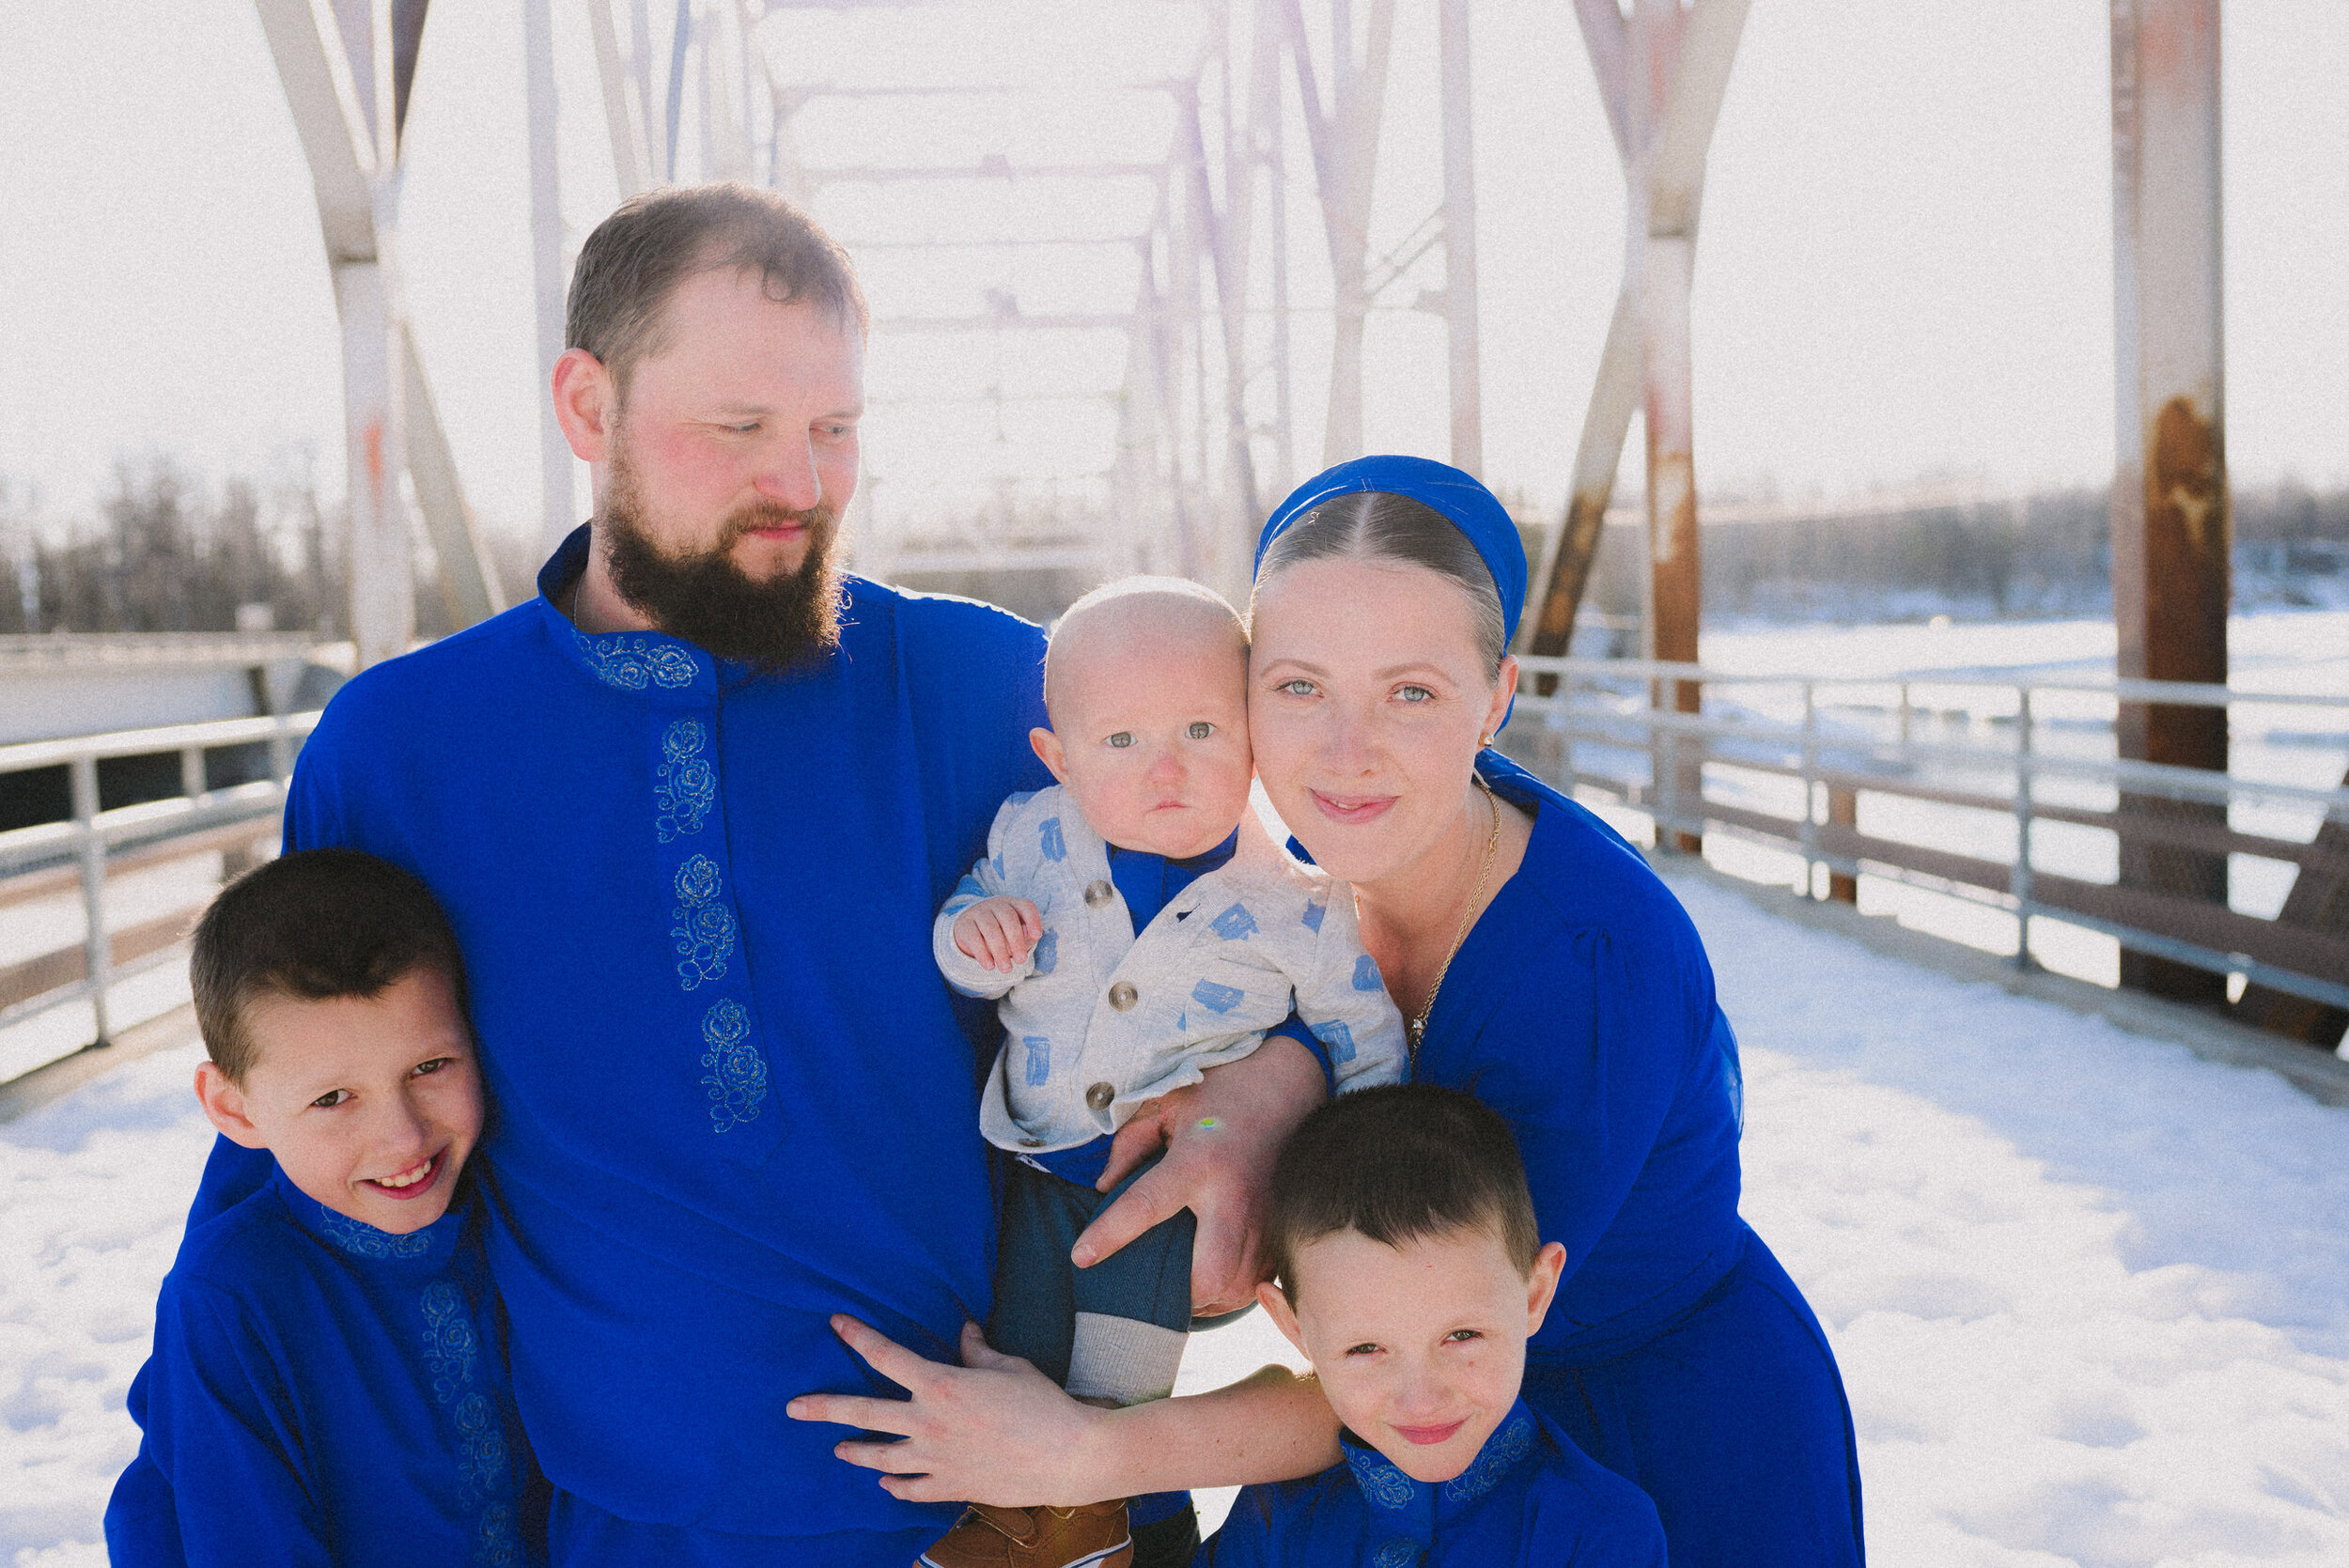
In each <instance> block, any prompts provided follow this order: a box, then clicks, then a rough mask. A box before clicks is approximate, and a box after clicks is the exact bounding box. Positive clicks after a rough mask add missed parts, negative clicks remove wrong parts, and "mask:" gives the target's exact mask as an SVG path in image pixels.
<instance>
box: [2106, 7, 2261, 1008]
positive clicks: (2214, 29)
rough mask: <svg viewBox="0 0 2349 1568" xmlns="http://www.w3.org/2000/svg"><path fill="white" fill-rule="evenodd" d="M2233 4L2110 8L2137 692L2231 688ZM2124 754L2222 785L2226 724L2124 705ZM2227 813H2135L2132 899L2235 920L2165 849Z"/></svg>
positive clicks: (2221, 996) (2222, 875)
mask: <svg viewBox="0 0 2349 1568" xmlns="http://www.w3.org/2000/svg"><path fill="white" fill-rule="evenodd" d="M2111 23H2112V170H2113V179H2112V196H2113V201H2112V211H2113V225H2112V228H2113V246H2112V254H2113V306H2114V309H2113V315H2114V349H2115V358H2116V366H2115V369H2116V376H2115V380H2116V383H2117V384H2116V388H2115V398H2114V413H2115V424H2116V429H2115V447H2116V452H2117V457H2118V460H2117V464H2116V469H2115V473H2114V475H2113V486H2112V601H2113V602H2112V609H2113V621H2114V627H2115V629H2116V631H2117V633H2118V644H2119V647H2118V658H2117V660H2116V667H2117V671H2118V673H2119V675H2121V676H2122V677H2123V678H2124V679H2125V678H2130V677H2137V678H2144V679H2154V680H2181V681H2202V682H2209V683H2213V684H2224V683H2225V681H2226V679H2227V600H2228V589H2229V582H2228V567H2229V560H2228V557H2229V553H2230V546H2231V543H2232V526H2231V520H2230V517H2229V508H2228V487H2227V464H2226V415H2225V357H2226V356H2225V336H2224V332H2223V319H2224V312H2223V298H2222V294H2221V287H2220V282H2221V280H2220V260H2221V247H2220V204H2219V109H2218V82H2219V75H2218V23H2219V0H2111ZM2115 736H2116V739H2117V741H2118V744H2119V749H2120V754H2121V755H2122V756H2123V757H2127V758H2134V759H2138V760H2142V761H2149V762H2163V763H2171V764H2175V765H2178V766H2183V767H2189V768H2215V769H2218V770H2221V771H2223V770H2224V769H2225V768H2226V767H2227V716H2226V712H2225V710H2224V709H2223V708H2215V707H2191V708H2189V707H2178V706H2159V705H2148V704H2141V703H2124V704H2123V705H2122V706H2121V708H2120V715H2119V720H2118V722H2117V724H2116V726H2115ZM2225 816H2226V812H2225V808H2224V807H2223V806H2220V805H2217V804H2213V803H2208V802H2180V801H2172V800H2155V799H2153V798H2150V797H2145V796H2139V795H2123V797H2122V819H2123V822H2124V823H2125V822H2128V821H2129V820H2131V819H2135V820H2136V821H2137V822H2139V823H2140V824H2142V827H2143V831H2139V832H2135V833H2131V832H2128V831H2123V833H2122V834H2121V863H2120V873H2121V881H2122V883H2123V885H2124V886H2129V887H2139V888H2147V889H2153V890H2157V891H2160V892H2165V893H2183V894H2186V895H2188V896H2191V897H2197V898H2202V899H2207V900H2210V901H2211V902H2214V903H2219V904H2224V903H2225V902H2226V899H2227V862H2226V858H2225V857H2224V856H2220V855H2212V854H2209V853H2207V852H2198V851H2192V850H2186V849H2182V848H2177V847H2174V846H2170V845H2169V844H2166V843H2165V842H2163V831H2162V830H2163V826H2164V824H2165V823H2166V822H2177V821H2193V822H2216V823H2217V824H2219V825H2222V826H2223V824H2224V821H2225ZM2121 980H2122V984H2123V985H2124V986H2135V987H2138V988H2140V989H2144V990H2149V991H2153V992H2155V993H2157V994H2160V995H2164V996H2169V997H2173V998H2176V999H2179V1000H2184V1001H2203V1002H2223V1001H2225V1000H2226V977H2225V976H2224V975H2223V974H2221V973H2218V972H2217V971H2215V970H2201V969H2196V968H2193V967H2191V966H2189V965H2186V964H2181V963H2178V962H2176V961H2175V960H2173V959H2170V958H2166V957H2161V956H2158V955H2153V954H2149V953H2139V952H2134V951H2129V950H2126V949H2124V950H2123V953H2122V955H2121Z"/></svg>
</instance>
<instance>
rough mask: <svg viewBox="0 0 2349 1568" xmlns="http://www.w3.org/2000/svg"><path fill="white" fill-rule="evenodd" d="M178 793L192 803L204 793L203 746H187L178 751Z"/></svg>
mask: <svg viewBox="0 0 2349 1568" xmlns="http://www.w3.org/2000/svg"><path fill="white" fill-rule="evenodd" d="M179 793H180V794H182V795H184V796H186V797H187V798H188V803H189V804H191V805H193V804H194V803H195V802H196V801H197V800H200V799H202V797H203V794H204V748H203V747H201V746H188V747H184V748H182V749H181V750H180V753H179Z"/></svg>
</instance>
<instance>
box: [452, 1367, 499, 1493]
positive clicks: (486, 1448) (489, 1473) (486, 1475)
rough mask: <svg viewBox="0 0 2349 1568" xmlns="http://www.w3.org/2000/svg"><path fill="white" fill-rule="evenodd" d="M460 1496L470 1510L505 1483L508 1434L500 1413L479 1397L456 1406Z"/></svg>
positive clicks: (468, 1397) (467, 1398)
mask: <svg viewBox="0 0 2349 1568" xmlns="http://www.w3.org/2000/svg"><path fill="white" fill-rule="evenodd" d="M457 1437H458V1442H459V1451H458V1455H457V1465H458V1475H459V1483H460V1485H459V1497H460V1498H462V1500H463V1501H464V1503H465V1505H466V1506H467V1507H469V1508H470V1507H477V1506H478V1505H480V1504H482V1503H485V1502H488V1501H489V1500H490V1498H492V1497H494V1496H496V1495H497V1493H498V1492H499V1491H500V1490H501V1489H502V1487H503V1483H504V1482H505V1480H506V1433H505V1431H504V1430H503V1428H502V1427H501V1425H500V1423H499V1421H498V1417H497V1411H496V1409H495V1408H494V1407H492V1406H491V1405H490V1402H489V1400H487V1399H485V1398H484V1397H482V1396H481V1395H480V1394H478V1393H470V1394H467V1395H466V1396H465V1397H464V1398H463V1399H462V1400H461V1401H459V1403H458V1405H457Z"/></svg>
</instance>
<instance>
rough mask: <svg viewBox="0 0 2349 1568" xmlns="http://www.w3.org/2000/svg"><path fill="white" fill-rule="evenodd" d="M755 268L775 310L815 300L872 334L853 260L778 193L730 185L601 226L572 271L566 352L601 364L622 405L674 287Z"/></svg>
mask: <svg viewBox="0 0 2349 1568" xmlns="http://www.w3.org/2000/svg"><path fill="white" fill-rule="evenodd" d="M752 268H755V269H756V270H757V271H758V272H759V273H760V275H761V277H762V278H763V280H764V283H765V287H766V290H767V295H768V297H769V298H770V299H772V300H774V301H776V302H777V303H784V304H788V303H791V302H792V301H794V300H802V299H804V300H809V301H813V302H814V303H816V304H817V305H819V306H821V307H822V308H823V309H824V310H826V311H828V312H830V313H831V314H832V317H833V318H834V319H836V320H837V321H838V322H839V323H840V324H841V326H842V327H843V328H846V327H847V326H848V323H850V322H852V321H853V322H854V323H855V324H856V330H857V332H858V333H859V334H863V333H865V332H866V331H868V330H869V329H870V326H871V318H870V316H869V314H868V313H867V311H866V309H865V305H864V291H863V289H862V288H860V287H857V281H856V271H855V269H854V268H853V267H851V266H850V265H849V263H848V252H847V251H845V250H843V249H841V247H840V245H839V243H838V242H837V241H834V240H833V239H832V236H830V235H829V234H826V233H825V232H824V231H823V230H822V229H820V228H818V227H817V226H816V223H815V221H814V220H813V219H811V218H810V217H808V215H807V214H806V213H804V212H802V211H801V210H799V208H797V207H795V206H793V205H792V204H791V203H790V202H789V201H787V200H786V199H785V198H784V197H782V196H781V195H778V194H775V193H774V192H772V191H762V190H759V189H757V188H756V187H754V186H750V185H742V184H737V183H734V182H732V181H727V182H724V183H721V184H715V185H690V186H684V187H681V188H680V187H674V186H672V187H666V188H663V189H661V190H655V191H646V192H642V193H640V194H636V195H633V196H630V197H629V198H628V200H626V201H624V202H622V203H620V205H619V207H618V209H617V210H614V212H613V214H612V215H611V216H610V217H608V218H606V219H604V221H603V222H602V223H600V224H598V225H596V230H595V232H594V233H593V234H590V235H589V236H587V242H586V243H585V244H583V245H582V246H581V247H580V249H579V261H578V264H577V265H576V266H575V267H573V268H572V270H571V293H570V303H569V306H568V311H567V313H566V316H567V318H566V321H565V323H564V338H563V341H564V346H565V347H566V348H570V349H585V350H586V351H587V352H589V353H591V354H593V355H595V356H596V358H597V359H598V360H599V361H601V362H602V364H603V367H604V368H605V369H606V370H608V371H610V372H611V374H612V379H613V383H614V386H615V387H616V388H617V389H618V392H619V396H620V399H621V401H622V402H626V401H627V398H628V380H629V375H630V372H631V371H633V370H634V369H635V367H636V363H637V361H639V360H641V359H643V358H644V357H645V356H646V354H649V353H653V352H655V351H656V350H658V349H660V347H661V312H662V310H663V309H664V308H665V307H666V306H667V304H668V303H669V296H670V295H671V294H673V293H675V292H676V291H677V285H679V284H681V283H683V282H684V281H685V280H686V279H687V278H689V277H692V276H695V275H697V274H699V273H702V272H735V271H739V270H747V269H752Z"/></svg>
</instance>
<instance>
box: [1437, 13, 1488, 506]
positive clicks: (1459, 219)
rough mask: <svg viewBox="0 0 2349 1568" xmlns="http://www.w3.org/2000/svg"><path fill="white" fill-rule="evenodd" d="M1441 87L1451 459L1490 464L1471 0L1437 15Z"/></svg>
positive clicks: (1461, 464)
mask: <svg viewBox="0 0 2349 1568" xmlns="http://www.w3.org/2000/svg"><path fill="white" fill-rule="evenodd" d="M1436 25H1437V28H1438V30H1439V35H1440V37H1439V53H1440V55H1441V59H1440V62H1439V69H1440V70H1441V73H1442V82H1443V90H1442V101H1443V243H1444V326H1445V337H1446V347H1447V348H1448V349H1449V353H1448V355H1447V369H1448V378H1447V379H1448V381H1449V384H1450V387H1451V393H1452V399H1451V401H1452V466H1453V467H1455V468H1457V469H1464V470H1466V471H1467V472H1469V473H1470V474H1480V475H1481V474H1483V473H1484V472H1485V414H1484V400H1483V392H1482V390H1481V372H1480V368H1479V365H1478V359H1477V332H1476V145H1475V138H1474V136H1473V134H1472V133H1471V126H1470V120H1471V102H1472V101H1471V98H1470V83H1471V73H1470V69H1469V0H1442V4H1441V8H1440V10H1439V15H1438V17H1437V23H1436Z"/></svg>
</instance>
